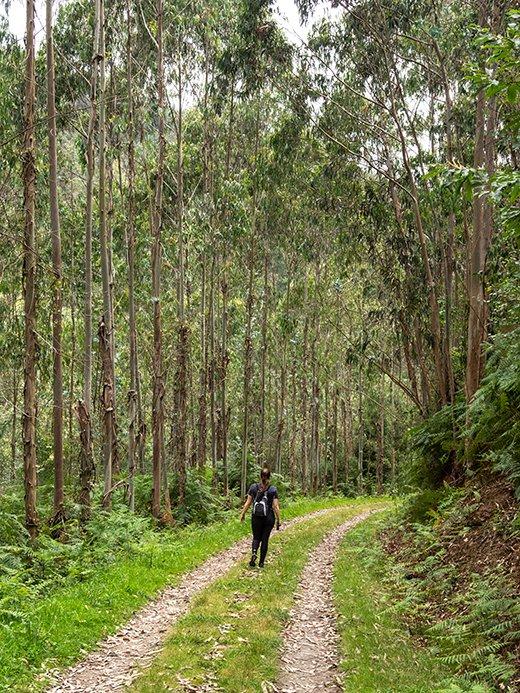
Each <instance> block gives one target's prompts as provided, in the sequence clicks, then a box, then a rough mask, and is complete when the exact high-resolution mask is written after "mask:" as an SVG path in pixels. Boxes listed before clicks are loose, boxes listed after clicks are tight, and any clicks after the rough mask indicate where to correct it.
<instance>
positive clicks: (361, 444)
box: [357, 354, 365, 495]
mask: <svg viewBox="0 0 520 693" xmlns="http://www.w3.org/2000/svg"><path fill="white" fill-rule="evenodd" d="M364 442H365V431H364V420H363V359H362V356H361V354H360V356H359V369H358V474H357V487H358V494H359V495H362V494H363V490H364V483H363V452H364Z"/></svg>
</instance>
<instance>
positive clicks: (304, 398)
mask: <svg viewBox="0 0 520 693" xmlns="http://www.w3.org/2000/svg"><path fill="white" fill-rule="evenodd" d="M307 281H308V277H307V274H305V277H304V298H303V307H304V312H305V321H304V325H303V349H302V372H301V383H300V393H301V480H302V491H303V493H306V492H307V467H308V445H307V425H308V421H309V414H308V408H309V402H308V389H307V370H308V365H309V364H308V348H309V347H308V344H309V315H308V306H307Z"/></svg>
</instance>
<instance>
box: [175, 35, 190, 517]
mask: <svg viewBox="0 0 520 693" xmlns="http://www.w3.org/2000/svg"><path fill="white" fill-rule="evenodd" d="M178 41H179V46H178V55H177V58H178V65H177V83H178V90H179V91H178V101H177V210H176V213H177V249H178V282H177V305H178V316H177V317H178V340H177V412H176V413H177V427H176V450H175V452H176V460H177V473H178V480H179V505H180V506H183V505H184V501H185V493H186V423H187V417H186V409H187V389H188V388H187V383H188V359H189V357H188V346H189V330H188V324H187V322H186V315H185V292H186V276H185V272H186V267H185V247H184V159H183V103H182V91H183V80H182V61H181V56H182V50H181V49H182V45H181V44H182V38H181V35H180V34H179V37H178Z"/></svg>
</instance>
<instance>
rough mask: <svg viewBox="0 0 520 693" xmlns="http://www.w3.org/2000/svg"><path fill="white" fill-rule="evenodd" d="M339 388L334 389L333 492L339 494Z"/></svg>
mask: <svg viewBox="0 0 520 693" xmlns="http://www.w3.org/2000/svg"><path fill="white" fill-rule="evenodd" d="M338 397H339V393H338V388H337V387H335V388H334V399H333V404H332V490H333V492H334V493H335V494H336V493H337V492H338Z"/></svg>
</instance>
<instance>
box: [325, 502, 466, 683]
mask: <svg viewBox="0 0 520 693" xmlns="http://www.w3.org/2000/svg"><path fill="white" fill-rule="evenodd" d="M384 523H385V514H383V515H377V516H374V517H372V518H369V519H368V520H367V521H366V522H364V523H362V524H360V525H358V526H357V527H355V528H354V529H353V530H352V531H351V532H348V533H347V534H346V535H345V538H344V539H343V542H342V544H341V547H340V552H339V556H338V560H337V563H336V565H335V570H334V583H333V590H334V598H335V604H336V609H337V611H338V614H339V621H338V627H339V631H340V636H341V652H342V663H341V668H342V670H343V672H344V689H343V690H344V691H345V692H346V693H359V691H363V693H377V692H381V693H434V692H435V693H439V692H440V691H462V690H467V689H466V688H459V687H458V686H457V685H456V681H455V680H454V679H453V678H452V677H451V676H450V672H449V671H447V670H446V668H445V667H444V666H443V665H442V664H441V663H440V662H439V661H438V660H437V659H436V658H435V656H434V654H433V653H432V652H431V651H430V650H429V649H428V648H427V647H425V646H424V645H423V644H421V643H419V642H417V641H416V640H415V639H413V638H412V637H411V636H410V634H409V633H408V631H407V629H406V625H405V624H404V623H403V621H402V619H401V618H400V617H399V615H398V614H397V613H396V612H395V610H393V609H392V608H391V607H392V603H393V602H395V592H394V593H393V592H392V588H391V586H390V584H389V583H388V582H386V581H385V575H386V574H387V571H388V558H387V557H385V556H384V554H383V552H382V550H381V548H380V546H379V543H378V541H377V537H376V533H377V531H378V528H380V527H381V526H382V525H384Z"/></svg>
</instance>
